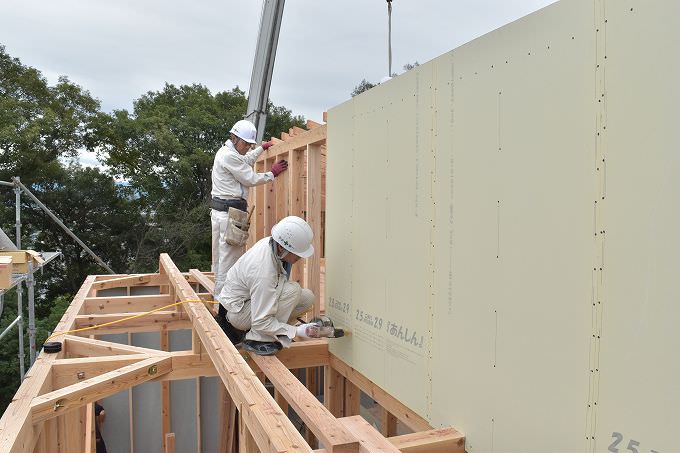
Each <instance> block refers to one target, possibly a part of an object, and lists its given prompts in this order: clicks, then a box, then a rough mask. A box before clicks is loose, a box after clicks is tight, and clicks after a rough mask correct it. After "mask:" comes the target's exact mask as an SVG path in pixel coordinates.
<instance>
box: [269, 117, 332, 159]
mask: <svg viewBox="0 0 680 453" xmlns="http://www.w3.org/2000/svg"><path fill="white" fill-rule="evenodd" d="M326 133H327V126H326V125H325V124H324V125H322V126H320V127H317V128H315V129H312V130H311V131H307V132H305V133H304V134H300V135H296V136H295V137H290V136H289V135H288V134H286V133H285V132H283V133H282V134H281V135H285V136H287V137H289V138H288V139H287V140H286V139H284V141H283V142H281V143H277V144H275V145H274V146H272V147H271V148H269V149H268V150H267V151H265V152H264V153H262V154H260V157H259V159H258V161H261V160H266V159H269V158H271V157H273V156H278V155H279V154H283V153H287V152H289V151H292V150H294V149H304V148H306V147H307V145H314V144H317V143H318V144H321V143H325V142H326Z"/></svg>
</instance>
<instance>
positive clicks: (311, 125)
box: [307, 120, 321, 130]
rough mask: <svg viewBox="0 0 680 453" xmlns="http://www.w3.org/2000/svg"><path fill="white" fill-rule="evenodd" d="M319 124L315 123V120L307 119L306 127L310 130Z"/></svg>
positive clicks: (319, 124)
mask: <svg viewBox="0 0 680 453" xmlns="http://www.w3.org/2000/svg"><path fill="white" fill-rule="evenodd" d="M319 126H321V123H317V122H316V121H312V120H307V129H309V130H312V129H316V128H317V127H319Z"/></svg>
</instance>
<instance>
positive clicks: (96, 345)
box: [62, 316, 165, 357]
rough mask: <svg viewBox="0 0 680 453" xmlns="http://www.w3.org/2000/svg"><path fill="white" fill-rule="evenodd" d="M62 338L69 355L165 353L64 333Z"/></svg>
mask: <svg viewBox="0 0 680 453" xmlns="http://www.w3.org/2000/svg"><path fill="white" fill-rule="evenodd" d="M73 320H75V316H74V317H73ZM73 320H72V322H73ZM62 340H63V342H64V345H63V348H64V351H65V352H66V353H67V354H68V355H69V356H71V357H74V356H82V357H95V356H109V355H121V354H150V355H165V353H164V352H163V351H159V350H157V349H149V348H142V347H139V346H130V345H127V344H121V343H112V342H110V341H104V340H96V339H93V338H82V337H76V336H73V335H64V336H63V337H62Z"/></svg>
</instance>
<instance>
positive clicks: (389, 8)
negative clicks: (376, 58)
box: [387, 0, 392, 77]
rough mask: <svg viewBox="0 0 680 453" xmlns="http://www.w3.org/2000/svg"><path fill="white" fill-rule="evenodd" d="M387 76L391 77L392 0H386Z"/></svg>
mask: <svg viewBox="0 0 680 453" xmlns="http://www.w3.org/2000/svg"><path fill="white" fill-rule="evenodd" d="M387 60H388V67H387V77H392V0H387Z"/></svg>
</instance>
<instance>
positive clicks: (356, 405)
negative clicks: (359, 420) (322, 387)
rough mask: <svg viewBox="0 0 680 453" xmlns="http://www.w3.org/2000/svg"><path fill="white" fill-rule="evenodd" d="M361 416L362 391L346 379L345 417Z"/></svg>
mask: <svg viewBox="0 0 680 453" xmlns="http://www.w3.org/2000/svg"><path fill="white" fill-rule="evenodd" d="M359 414H361V390H360V389H359V387H358V386H356V385H355V384H354V383H353V382H351V381H350V380H349V379H345V417H351V416H353V415H359Z"/></svg>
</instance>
